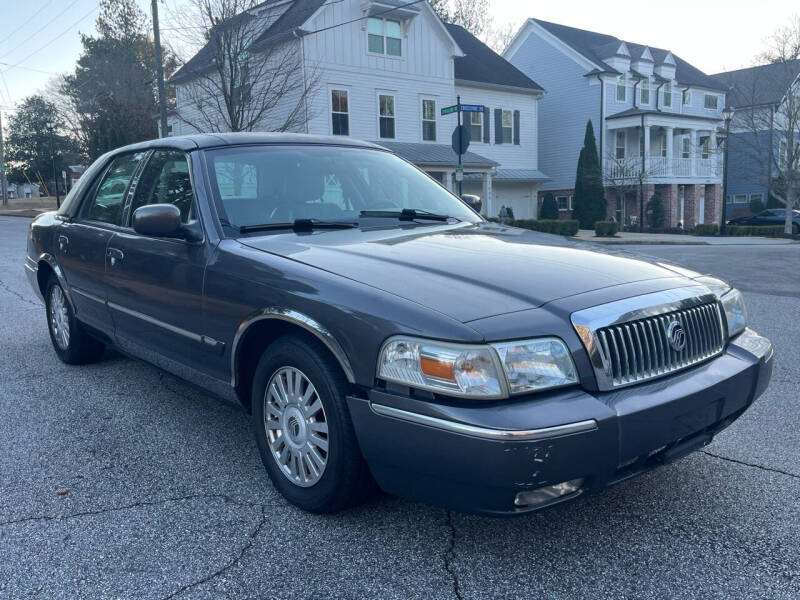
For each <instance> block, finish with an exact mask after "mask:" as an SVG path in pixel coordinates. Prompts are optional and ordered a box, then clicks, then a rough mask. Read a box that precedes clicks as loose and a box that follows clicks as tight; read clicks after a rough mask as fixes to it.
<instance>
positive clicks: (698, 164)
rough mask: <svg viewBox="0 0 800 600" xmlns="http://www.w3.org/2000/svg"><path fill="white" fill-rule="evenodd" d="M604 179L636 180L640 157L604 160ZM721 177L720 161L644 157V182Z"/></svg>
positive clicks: (639, 172)
mask: <svg viewBox="0 0 800 600" xmlns="http://www.w3.org/2000/svg"><path fill="white" fill-rule="evenodd" d="M604 167H605V179H606V180H610V181H618V180H619V181H621V180H626V179H638V178H639V176H640V174H641V172H642V158H641V156H628V157H626V158H620V159H616V158H612V159H606V160H605V165H604ZM721 176H722V164H721V161H719V160H715V159H714V158H665V157H662V156H647V157H645V166H644V177H643V180H644V181H652V180H656V179H668V180H673V179H678V180H680V179H696V178H702V179H708V178H718V177H721Z"/></svg>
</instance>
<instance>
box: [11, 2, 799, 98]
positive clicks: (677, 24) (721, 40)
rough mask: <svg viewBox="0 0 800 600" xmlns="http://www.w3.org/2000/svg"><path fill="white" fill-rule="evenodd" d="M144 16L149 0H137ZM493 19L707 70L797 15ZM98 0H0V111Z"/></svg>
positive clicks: (85, 27)
mask: <svg viewBox="0 0 800 600" xmlns="http://www.w3.org/2000/svg"><path fill="white" fill-rule="evenodd" d="M186 1H187V0H159V2H160V5H161V6H162V7H163V9H162V19H161V20H162V28H163V31H162V38H163V39H164V40H165V41H167V42H169V40H170V36H171V35H174V34H175V32H174V31H172V32H171V31H170V29H169V28H170V27H175V26H179V25H180V24H181V23H175V22H174V19H175V17H174V16H171V15H176V14H177V15H179V14H180V8H181V6H182V5H183V4H185V2H186ZM137 2H138V3H139V5H140V6H141V8H142V9H143V10H144V11H145V12H146V13H147V14H148V15H149V13H150V0H137ZM489 2H490V5H491V13H492V17H493V19H494V22H495V23H496V24H497V25H504V24H507V23H511V24H513V25H514V27H515V28H517V27H519V26H520V25H522V23H523V22H524V21H525V19H526V18H528V17H536V18H539V19H544V20H547V21H553V22H556V23H562V24H565V25H570V26H573V27H579V28H582V29H590V30H593V31H599V32H602V33H608V34H611V35H615V36H617V37H619V38H622V39H625V40H628V41H632V42H638V43H641V44H645V45H648V46H656V47H660V48H666V49H668V50H671V51H672V52H673V53H674V54H677V55H679V56H680V57H681V58H683V59H684V60H687V61H689V62H690V63H692V64H693V65H695V66H696V67H698V68H699V69H701V70H702V71H705V72H706V73H716V72H719V71H724V70H730V69H737V68H741V67H747V66H751V65H752V64H753V61H754V58H755V56H756V55H757V54H758V53H759V52H760V51H762V50H763V49H764V47H765V43H766V40H767V39H768V38H769V36H770V34H771V33H772V32H773V31H775V30H776V29H777V28H779V27H781V26H783V25H786V24H788V23H789V22H790V20H791V18H792V16H793V15H797V14H798V13H800V3H798V2H797V0H758V1H757V2H753V1H752V0H750V1H748V2H743V1H740V0H726V1H720V0H671V1H670V2H658V3H656V2H649V1H646V0H614V1H613V2H598V1H597V0H588V1H586V0H581V1H570V0H561V1H558V2H553V1H552V0H548V1H547V2H542V1H538V0H536V1H530V0H489ZM97 12H98V0H26V1H24V2H21V1H19V0H0V109H5V110H7V109H8V108H11V106H13V105H14V104H17V103H18V102H19V101H20V100H22V99H23V98H25V97H26V96H28V95H30V94H34V93H36V92H38V91H41V90H42V89H43V88H44V86H45V84H46V83H47V81H48V80H49V79H51V78H52V77H54V76H55V75H56V74H58V73H64V72H68V71H70V70H71V69H72V68H73V66H74V64H75V60H76V59H77V58H78V56H79V54H80V49H81V46H80V33H93V32H94V20H95V18H96V17H97Z"/></svg>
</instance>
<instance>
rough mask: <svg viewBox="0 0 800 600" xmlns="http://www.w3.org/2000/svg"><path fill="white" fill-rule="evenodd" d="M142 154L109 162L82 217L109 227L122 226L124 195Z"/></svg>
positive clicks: (127, 155)
mask: <svg viewBox="0 0 800 600" xmlns="http://www.w3.org/2000/svg"><path fill="white" fill-rule="evenodd" d="M143 156H144V152H136V153H134V154H125V155H123V156H118V157H117V158H115V159H114V160H113V161H112V162H111V166H109V168H108V170H107V171H106V174H105V175H104V176H103V179H102V181H100V183H99V184H98V185H96V186H95V188H94V193H93V194H92V199H91V200H90V201H89V203H88V204H87V205H86V207H85V208H84V210H83V217H84V218H85V219H88V220H90V221H100V222H101V223H109V224H111V225H121V224H122V209H123V207H124V206H125V193H126V191H127V190H128V186H129V185H130V181H131V177H133V174H134V173H135V172H136V168H137V167H138V166H139V163H140V162H141V160H142V157H143Z"/></svg>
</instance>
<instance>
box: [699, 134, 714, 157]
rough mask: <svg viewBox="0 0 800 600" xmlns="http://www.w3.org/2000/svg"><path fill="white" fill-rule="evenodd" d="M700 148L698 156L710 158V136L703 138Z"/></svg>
mask: <svg viewBox="0 0 800 600" xmlns="http://www.w3.org/2000/svg"><path fill="white" fill-rule="evenodd" d="M701 148H702V151H701V154H700V156H701V157H702V158H711V138H703V143H702V145H701Z"/></svg>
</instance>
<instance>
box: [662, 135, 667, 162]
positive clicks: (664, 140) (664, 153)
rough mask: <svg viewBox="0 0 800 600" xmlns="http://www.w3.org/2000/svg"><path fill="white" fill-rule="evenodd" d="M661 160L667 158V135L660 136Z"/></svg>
mask: <svg viewBox="0 0 800 600" xmlns="http://www.w3.org/2000/svg"><path fill="white" fill-rule="evenodd" d="M661 158H667V135H666V134H664V135H662V136H661Z"/></svg>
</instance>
